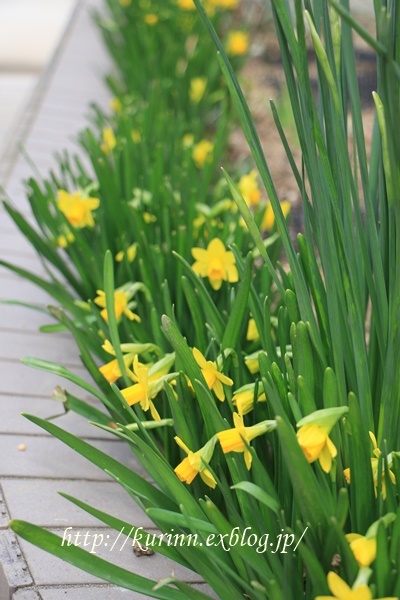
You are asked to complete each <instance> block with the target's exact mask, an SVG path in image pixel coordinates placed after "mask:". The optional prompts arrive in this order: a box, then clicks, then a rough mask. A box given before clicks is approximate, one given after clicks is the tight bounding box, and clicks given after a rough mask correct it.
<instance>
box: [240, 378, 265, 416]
mask: <svg viewBox="0 0 400 600" xmlns="http://www.w3.org/2000/svg"><path fill="white" fill-rule="evenodd" d="M255 388H256V384H255V383H248V384H247V385H244V386H242V387H241V388H239V389H237V390H235V391H234V392H233V397H232V402H233V404H234V405H235V406H236V408H237V411H238V413H239V415H240V416H243V415H247V413H249V412H250V411H251V410H253V408H254V402H265V401H266V399H267V398H266V396H265V393H264V391H263V389H262V387H261V386H259V389H258V392H257V398H255Z"/></svg>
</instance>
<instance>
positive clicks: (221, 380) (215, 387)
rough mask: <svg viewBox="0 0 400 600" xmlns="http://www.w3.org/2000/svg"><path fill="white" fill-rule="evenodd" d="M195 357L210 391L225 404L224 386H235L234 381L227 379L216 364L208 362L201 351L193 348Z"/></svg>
mask: <svg viewBox="0 0 400 600" xmlns="http://www.w3.org/2000/svg"><path fill="white" fill-rule="evenodd" d="M193 356H194V359H195V361H196V362H197V364H198V365H199V367H200V369H201V372H202V374H203V377H204V379H205V380H206V383H207V385H208V387H209V388H210V390H212V391H213V392H214V393H215V395H216V396H217V398H218V400H221V402H223V401H224V400H225V392H224V387H223V385H222V384H225V385H233V381H232V379H231V378H230V377H227V376H226V375H224V374H223V373H221V372H220V371H219V370H218V367H217V365H216V363H215V362H213V361H211V360H206V358H205V357H204V356H203V355H202V353H201V352H200V350H198V349H197V348H193Z"/></svg>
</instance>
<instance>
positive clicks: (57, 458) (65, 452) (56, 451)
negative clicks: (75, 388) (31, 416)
mask: <svg viewBox="0 0 400 600" xmlns="http://www.w3.org/2000/svg"><path fill="white" fill-rule="evenodd" d="M39 430H40V428H38V431H39ZM90 443H91V445H93V446H95V447H97V448H99V450H101V451H102V452H105V453H106V454H107V455H109V456H112V457H113V458H116V459H117V460H119V461H120V462H122V463H123V464H124V465H125V466H127V467H129V468H131V469H132V470H135V471H136V472H140V473H142V474H144V471H143V469H141V467H140V466H139V465H138V463H137V461H136V460H135V458H134V456H133V454H132V452H131V451H130V449H129V447H128V445H127V444H123V443H122V442H117V441H106V440H104V441H98V440H92V441H91V442H90ZM21 444H24V445H25V446H26V449H25V451H23V452H21V451H20V450H18V447H19V446H20V445H21ZM0 456H2V457H7V460H2V461H1V464H0V477H45V478H51V479H54V478H65V479H83V480H106V481H110V478H109V476H108V475H106V474H105V473H104V472H103V471H102V470H101V469H99V468H98V467H96V466H95V465H93V464H92V463H90V462H89V461H87V460H86V459H84V458H83V457H82V456H80V455H79V454H78V453H77V452H74V451H73V450H72V449H71V448H69V447H68V448H67V447H66V446H65V445H64V444H63V443H62V442H60V441H59V440H57V439H55V438H51V437H45V436H43V437H42V436H37V437H36V436H31V437H29V439H28V437H27V436H23V435H2V436H0ZM87 485H90V484H87Z"/></svg>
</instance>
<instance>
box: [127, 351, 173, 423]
mask: <svg viewBox="0 0 400 600" xmlns="http://www.w3.org/2000/svg"><path fill="white" fill-rule="evenodd" d="M174 360H175V354H167V355H166V356H165V357H164V358H162V359H161V360H159V361H158V362H156V363H154V364H153V365H151V366H150V367H148V366H147V365H143V364H141V363H140V362H139V358H138V356H137V355H136V356H135V358H134V360H133V370H132V371H129V372H128V374H129V376H130V377H131V379H132V380H133V381H134V382H135V383H134V384H133V385H131V386H129V387H127V388H125V389H124V390H121V394H122V395H123V397H124V398H125V400H126V401H127V403H128V404H129V405H130V406H132V405H133V404H137V403H140V406H141V407H142V409H143V410H144V411H147V410H150V412H151V416H152V417H153V419H155V420H156V421H159V420H160V415H159V414H158V411H157V409H156V407H155V406H154V403H153V399H154V398H155V397H156V396H157V394H159V393H160V392H161V390H162V389H163V387H164V384H165V382H166V381H169V380H172V379H175V378H176V377H177V376H178V373H170V374H168V371H169V370H170V368H171V366H172V365H173V363H174Z"/></svg>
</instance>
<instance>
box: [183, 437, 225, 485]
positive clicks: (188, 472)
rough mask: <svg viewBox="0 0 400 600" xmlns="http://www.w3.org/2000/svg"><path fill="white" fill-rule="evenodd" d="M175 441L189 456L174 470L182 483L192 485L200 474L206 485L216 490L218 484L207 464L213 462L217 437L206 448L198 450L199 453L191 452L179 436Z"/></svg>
mask: <svg viewBox="0 0 400 600" xmlns="http://www.w3.org/2000/svg"><path fill="white" fill-rule="evenodd" d="M174 439H175V441H176V443H177V444H178V446H180V448H182V450H183V451H184V452H186V454H187V456H186V458H184V459H183V461H182V462H181V463H179V465H178V466H177V467H175V469H174V471H175V473H176V475H177V476H178V478H179V479H180V481H184V482H186V483H189V484H190V483H192V481H193V480H194V478H195V477H196V476H197V475H199V474H200V477H201V478H202V480H203V481H204V483H205V484H206V485H208V486H209V487H211V488H215V486H216V485H217V482H216V481H215V479H214V476H213V475H212V473H211V472H210V470H209V469H208V468H207V465H206V464H205V463H209V462H210V460H211V457H212V455H213V452H214V447H215V443H216V437H215V436H214V437H213V438H212V439H211V440H210V441H208V442H207V444H206V445H205V446H203V448H200V450H197V452H192V451H191V450H189V448H188V447H187V446H186V444H185V443H184V442H183V441H182V440H181V439H180V438H179V437H178V436H175V438H174ZM203 461H204V462H203Z"/></svg>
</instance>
